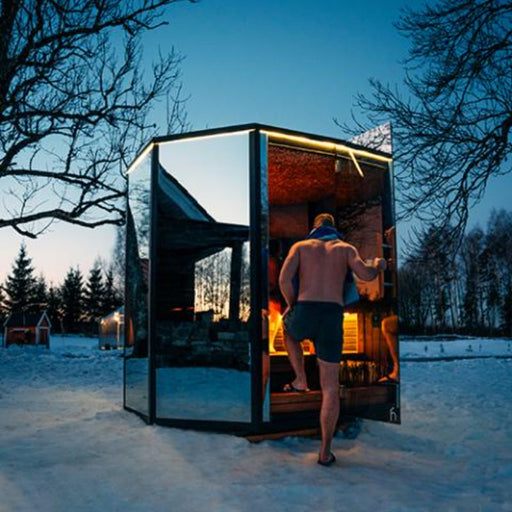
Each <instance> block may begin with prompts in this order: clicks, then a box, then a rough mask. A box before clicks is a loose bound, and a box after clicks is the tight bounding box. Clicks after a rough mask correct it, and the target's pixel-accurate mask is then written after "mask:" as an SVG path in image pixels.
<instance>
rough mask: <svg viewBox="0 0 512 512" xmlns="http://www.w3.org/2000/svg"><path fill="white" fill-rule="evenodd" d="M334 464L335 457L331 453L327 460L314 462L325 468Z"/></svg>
mask: <svg viewBox="0 0 512 512" xmlns="http://www.w3.org/2000/svg"><path fill="white" fill-rule="evenodd" d="M335 462H336V457H335V456H334V453H332V452H331V453H330V455H329V458H328V459H327V460H320V459H318V460H317V461H316V463H317V464H320V466H325V467H329V466H331V465H332V464H334V463H335Z"/></svg>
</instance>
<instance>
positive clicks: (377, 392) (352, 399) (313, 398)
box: [270, 385, 390, 414]
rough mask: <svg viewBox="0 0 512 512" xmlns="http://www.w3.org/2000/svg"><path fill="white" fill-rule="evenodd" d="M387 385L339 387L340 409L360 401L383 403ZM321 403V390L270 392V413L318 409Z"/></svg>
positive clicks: (355, 404) (387, 398)
mask: <svg viewBox="0 0 512 512" xmlns="http://www.w3.org/2000/svg"><path fill="white" fill-rule="evenodd" d="M389 391H390V389H389V386H387V385H385V386H383V385H379V386H364V387H356V388H347V387H344V386H341V387H340V400H341V407H342V410H344V411H347V410H350V409H351V408H353V407H357V406H358V405H359V404H360V403H364V404H365V405H379V404H385V403H387V402H388V400H389ZM321 404H322V392H321V391H309V392H307V393H271V395H270V412H271V414H282V413H290V412H300V411H313V410H319V409H320V406H321Z"/></svg>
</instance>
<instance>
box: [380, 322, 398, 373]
mask: <svg viewBox="0 0 512 512" xmlns="http://www.w3.org/2000/svg"><path fill="white" fill-rule="evenodd" d="M381 329H382V334H383V335H384V339H385V340H386V345H387V346H388V349H389V353H390V355H391V359H392V361H393V371H392V372H391V373H390V374H389V375H387V377H389V378H391V379H394V380H398V369H399V362H398V354H397V345H398V336H397V332H398V317H397V316H396V315H392V316H388V317H386V318H384V320H383V321H382V325H381ZM385 378H386V377H383V379H385ZM383 379H379V380H383Z"/></svg>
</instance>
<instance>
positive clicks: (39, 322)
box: [3, 311, 51, 348]
mask: <svg viewBox="0 0 512 512" xmlns="http://www.w3.org/2000/svg"><path fill="white" fill-rule="evenodd" d="M50 328H51V323H50V319H49V318H48V315H47V314H46V311H43V312H41V313H20V312H16V311H15V312H13V313H11V314H10V315H9V316H8V317H7V320H6V321H5V322H4V343H3V344H4V346H5V347H8V346H9V345H44V346H46V347H47V348H49V347H50Z"/></svg>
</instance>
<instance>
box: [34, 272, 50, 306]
mask: <svg viewBox="0 0 512 512" xmlns="http://www.w3.org/2000/svg"><path fill="white" fill-rule="evenodd" d="M33 309H34V310H35V311H45V310H46V309H48V287H47V286H46V280H45V278H44V276H43V275H42V274H41V275H40V276H39V277H38V278H37V279H36V282H35V285H34V307H33Z"/></svg>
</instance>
